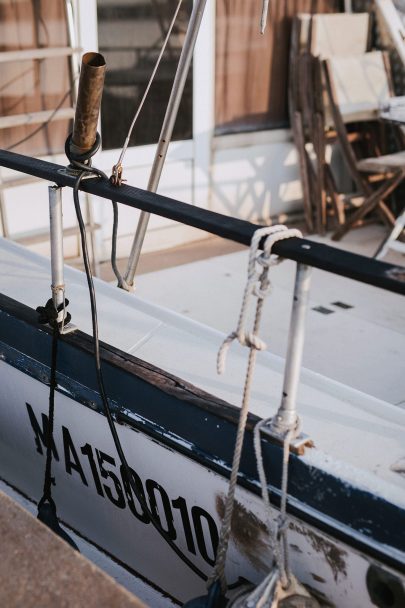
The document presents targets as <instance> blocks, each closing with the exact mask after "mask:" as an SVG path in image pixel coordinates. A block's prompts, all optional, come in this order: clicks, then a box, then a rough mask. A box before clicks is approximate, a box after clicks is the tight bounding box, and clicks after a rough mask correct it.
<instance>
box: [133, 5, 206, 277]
mask: <svg viewBox="0 0 405 608" xmlns="http://www.w3.org/2000/svg"><path fill="white" fill-rule="evenodd" d="M206 2H207V0H195V2H194V6H193V12H192V13H191V17H190V22H189V25H188V28H187V33H186V37H185V40H184V45H183V48H182V51H181V55H180V59H179V64H178V66H177V71H176V76H175V78H174V82H173V87H172V91H171V93H170V99H169V103H168V106H167V109H166V114H165V117H164V121H163V125H162V130H161V133H160V137H159V142H158V145H157V150H156V153H155V158H154V161H153V166H152V170H151V174H150V177H149V182H148V187H147V189H148V190H149V191H150V192H156V191H157V189H158V186H159V180H160V176H161V174H162V170H163V165H164V162H165V160H166V155H167V150H168V147H169V143H170V140H171V137H172V133H173V128H174V123H175V121H176V118H177V112H178V109H179V105H180V100H181V97H182V95H183V90H184V86H185V84H186V78H187V74H188V71H189V68H190V63H191V59H192V57H193V51H194V46H195V43H196V40H197V35H198V32H199V29H200V25H201V21H202V18H203V15H204V9H205V5H206ZM149 217H150V213H147V212H146V211H142V213H141V215H140V218H139V222H138V226H137V229H136V233H135V237H134V240H133V243H132V248H131V253H130V254H129V258H128V265H127V270H126V273H125V282H126V284H127V285H129V286H130V287H132V286H133V283H134V276H135V273H136V268H137V266H138V262H139V256H140V254H141V249H142V245H143V241H144V239H145V234H146V230H147V227H148V222H149Z"/></svg>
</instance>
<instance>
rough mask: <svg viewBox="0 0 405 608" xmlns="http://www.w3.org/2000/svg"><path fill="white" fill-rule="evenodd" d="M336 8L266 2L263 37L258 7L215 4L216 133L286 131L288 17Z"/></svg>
mask: <svg viewBox="0 0 405 608" xmlns="http://www.w3.org/2000/svg"><path fill="white" fill-rule="evenodd" d="M339 5H340V2H339V0H285V1H283V2H281V0H270V3H269V18H268V24H267V28H266V31H265V33H264V35H261V34H260V31H259V22H260V14H261V2H258V0H217V3H216V74H215V82H216V95H215V122H216V129H215V131H216V133H217V134H223V133H235V132H242V131H254V130H259V129H269V128H277V127H286V126H288V102H287V83H288V51H289V38H290V28H291V18H292V17H293V16H294V15H296V14H297V13H299V12H335V11H338V10H339Z"/></svg>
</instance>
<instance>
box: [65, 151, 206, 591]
mask: <svg viewBox="0 0 405 608" xmlns="http://www.w3.org/2000/svg"><path fill="white" fill-rule="evenodd" d="M72 164H73V165H74V166H76V167H77V168H79V169H82V172H81V173H80V175H79V176H78V177H77V179H76V181H75V185H74V188H73V200H74V205H75V210H76V216H77V221H78V224H79V230H80V239H81V244H82V251H83V262H84V268H85V271H86V278H87V285H88V288H89V296H90V307H91V320H92V327H93V343H94V360H95V366H96V375H97V384H98V388H99V392H100V397H101V400H102V403H103V408H104V412H105V415H106V417H107V421H108V425H109V427H110V431H111V435H112V438H113V441H114V444H115V448H116V450H117V453H118V457H119V459H120V462H121V464H122V467H123V469H124V474H125V477H126V481H128V482H129V484H130V486H131V489H132V491H133V493H134V495H135V496H136V498H137V499H138V501H139V502H140V504H141V506H142V508H143V510H144V511H145V513H146V514H147V515H148V517H149V518H150V521H151V523H152V525H153V526H154V528H155V529H156V530H157V531H158V532H159V534H160V535H161V536H162V538H163V539H164V540H165V541H166V542H167V543H168V545H169V546H170V547H171V548H172V549H173V551H174V552H175V553H176V554H177V555H178V557H179V558H180V559H181V560H182V561H183V562H184V563H185V564H186V565H187V566H188V567H189V568H190V569H191V570H192V571H193V572H194V573H195V574H196V575H197V576H199V577H200V578H202V579H203V580H204V581H206V580H207V579H208V577H207V576H206V575H205V574H204V573H203V572H202V571H201V570H200V569H199V568H198V567H197V566H196V565H195V564H193V562H192V561H191V560H190V559H189V558H188V557H187V556H186V555H184V553H183V552H182V551H181V549H179V547H177V545H176V544H175V543H174V542H173V540H172V539H171V538H170V536H169V535H168V533H167V532H166V531H165V530H164V529H163V528H162V526H161V524H160V522H159V521H158V520H157V519H156V517H155V516H154V515H153V513H152V512H151V510H150V509H149V507H148V505H147V503H146V499H145V497H144V496H143V495H142V493H141V492H140V491H139V490H138V487H137V486H136V484H135V480H134V477H133V475H132V472H131V469H130V467H129V465H128V462H127V460H126V457H125V454H124V451H123V449H122V446H121V442H120V439H119V437H118V433H117V430H116V428H115V424H114V420H113V417H112V414H111V409H110V404H109V401H108V397H107V394H106V391H105V387H104V380H103V374H102V370H101V359H100V344H99V337H98V321H97V306H96V294H95V289H94V283H93V276H92V272H91V267H90V261H89V253H88V249H87V241H86V227H85V224H84V221H83V216H82V213H81V209H80V200H79V189H80V184H81V182H82V180H83V178H84V177H85V176H86V175H88V174H89V173H94V174H95V175H97V176H99V177H102V178H105V179H107V180H108V177H107V175H106V174H105V173H104V172H103V171H100V170H99V169H95V168H93V167H91V166H90V165H85V164H83V163H78V162H75V161H74V160H72ZM112 203H113V210H114V209H115V207H114V201H112ZM115 205H116V203H115ZM114 218H115V220H114V229H113V235H114V232H115V242H116V227H117V222H118V217H117V213H114ZM112 258H113V256H112ZM117 278H118V277H117Z"/></svg>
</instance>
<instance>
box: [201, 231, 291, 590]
mask: <svg viewBox="0 0 405 608" xmlns="http://www.w3.org/2000/svg"><path fill="white" fill-rule="evenodd" d="M301 236H302V234H301V232H300V231H299V230H296V229H289V228H287V227H286V226H282V225H276V226H270V227H266V228H259V229H258V230H256V231H255V233H254V235H253V237H252V241H251V245H250V253H249V262H248V277H247V283H246V287H245V292H244V295H243V300H242V306H241V311H240V314H239V320H238V325H237V328H236V330H235V331H234V332H232V333H231V334H229V336H227V338H225V340H224V342H223V344H222V346H221V347H220V349H219V352H218V359H217V371H218V373H219V374H221V373H223V371H224V369H225V360H226V355H227V352H228V350H229V347H230V345H231V343H232V342H233V341H234V340H238V342H239V343H240V344H241V345H243V346H248V347H249V349H250V352H249V359H248V365H247V370H246V378H245V385H244V389H243V399H242V406H241V411H240V415H239V422H238V429H237V433H236V442H235V449H234V454H233V462H232V471H231V476H230V480H229V487H228V495H227V498H226V502H225V512H224V518H223V521H222V526H221V532H220V538H219V543H218V551H217V557H216V562H215V566H214V572H213V575H212V576H211V577H210V579H209V581H208V585H209V586H210V585H211V584H212V583H213V582H215V581H217V580H219V581H220V583H221V588H222V591H223V592H224V593H225V591H226V589H227V584H226V578H225V562H226V554H227V551H228V545H229V538H230V533H231V520H232V512H233V505H234V497H235V490H236V484H237V478H238V472H239V465H240V459H241V454H242V447H243V439H244V435H245V428H246V420H247V416H248V412H249V404H250V389H251V385H252V380H253V373H254V367H255V363H256V354H257V351H258V350H264V349H265V348H266V344H265V342H263V340H261V338H260V337H259V335H258V331H259V328H260V321H261V315H262V309H263V303H264V299H265V298H266V297H267V295H268V294H269V292H270V281H269V278H268V274H269V269H270V267H271V266H273V265H274V264H278V263H279V262H281V261H282V258H279V257H278V256H273V255H272V253H271V251H272V247H273V245H274V244H275V243H276V242H278V241H281V240H284V239H288V238H292V237H301ZM263 237H267V238H266V241H265V244H264V247H263V253H261V254H258V249H259V245H260V242H261V240H262V239H263ZM252 296H254V297H256V298H257V302H256V313H255V319H254V323H253V328H252V330H251V331H247V330H246V328H245V325H246V319H247V314H248V309H249V304H250V300H251V298H252ZM280 563H281V560H280Z"/></svg>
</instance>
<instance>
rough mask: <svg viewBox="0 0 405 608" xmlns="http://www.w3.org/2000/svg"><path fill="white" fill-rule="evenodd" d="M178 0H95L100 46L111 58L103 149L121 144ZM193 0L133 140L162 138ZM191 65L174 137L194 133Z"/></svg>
mask: <svg viewBox="0 0 405 608" xmlns="http://www.w3.org/2000/svg"><path fill="white" fill-rule="evenodd" d="M177 4H178V0H147V1H146V0H118V1H117V0H114V1H113V0H97V12H98V38H99V49H100V53H102V54H103V55H104V57H105V59H106V62H107V73H106V81H105V88H104V94H103V101H102V107H101V132H102V138H103V148H104V149H105V150H109V149H113V148H120V147H121V146H122V145H123V143H124V140H125V137H126V134H127V132H128V128H129V125H130V124H131V121H132V118H133V116H134V114H135V111H136V109H137V107H138V105H139V102H140V100H141V98H142V95H143V93H144V91H145V89H146V86H147V83H148V80H149V77H150V75H151V73H152V70H153V68H154V65H155V63H156V60H157V57H158V55H159V52H160V49H161V46H162V43H163V40H164V38H165V36H166V33H167V29H168V27H169V25H170V22H171V20H172V17H173V15H174V12H175V9H176V6H177ZM191 8H192V0H184V2H183V6H182V8H181V9H180V12H179V15H178V17H177V21H176V24H175V26H174V28H173V32H172V35H171V38H170V40H169V44H168V47H167V49H166V52H165V55H164V57H163V60H162V62H161V64H160V66H159V69H158V72H157V74H156V77H155V80H154V82H153V84H152V87H151V89H150V91H149V94H148V97H147V100H146V102H145V105H144V107H143V109H142V112H141V114H140V116H139V119H138V122H137V124H136V126H135V129H134V131H133V134H132V137H131V141H130V145H132V146H134V145H141V144H151V143H155V142H156V141H157V140H158V139H159V134H160V129H161V126H162V122H163V117H164V114H165V110H166V106H167V102H168V100H169V96H170V91H171V88H172V84H173V79H174V75H175V72H176V67H177V63H178V60H179V57H180V52H181V47H182V44H183V40H184V34H185V32H186V29H187V25H188V20H189V17H190V14H191ZM191 72H192V70H190V73H189V75H188V79H187V84H186V86H185V90H184V94H183V99H182V102H181V104H180V109H179V114H178V117H177V122H176V126H175V129H174V133H173V139H174V140H179V139H189V138H191V136H192V73H191Z"/></svg>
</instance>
